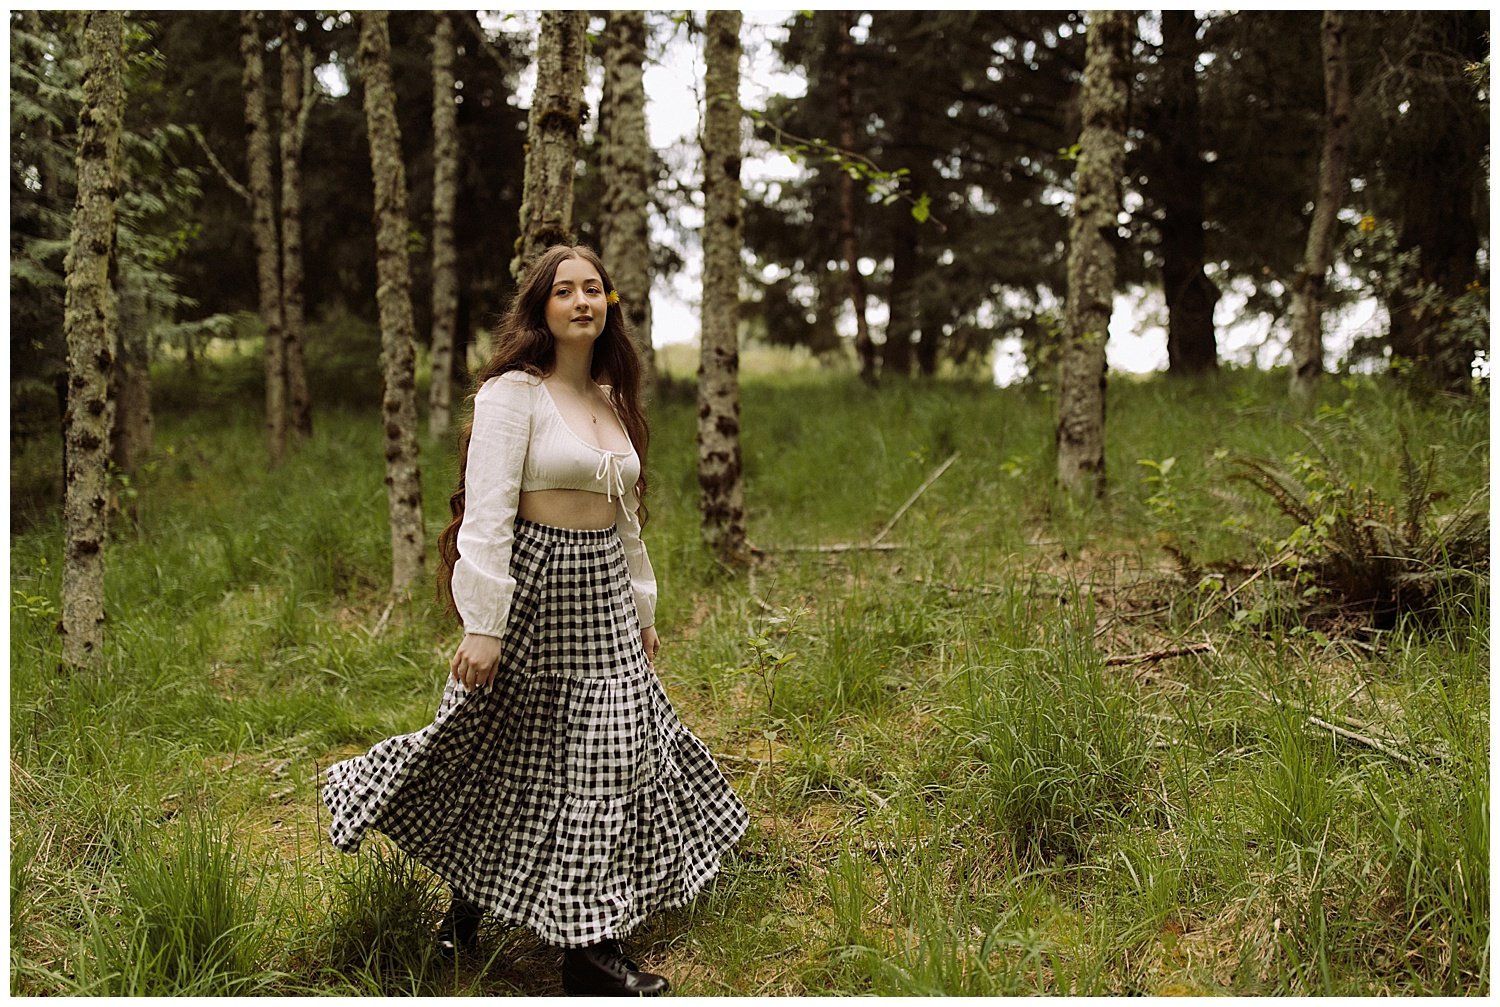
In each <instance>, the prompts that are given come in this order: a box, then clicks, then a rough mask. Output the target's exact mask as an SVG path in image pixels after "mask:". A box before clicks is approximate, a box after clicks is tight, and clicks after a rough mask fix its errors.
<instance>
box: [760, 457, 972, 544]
mask: <svg viewBox="0 0 1500 1007" xmlns="http://www.w3.org/2000/svg"><path fill="white" fill-rule="evenodd" d="M958 456H959V452H957V451H955V452H953V456H952V457H950V458H949V459H948V460H947V461H945V462H943V464H941V465H939V466H938V467H937V469H936V471H934V472H933V473H932V475H930V476H928V477H927V481H926V482H924V483H923V484H922V485H921V486H918V487H917V491H916V492H915V493H913V494H912V495H911V496H910V497H909V498H908V499H907V501H906V503H904V504H902V505H901V509H900V510H898V511H896V513H895V515H894V516H893V517H892V518H891V519H890V520H889V521H887V522H886V523H885V527H884V528H882V529H880V531H878V532H876V533H875V537H874V538H872V539H870V541H868V542H835V543H834V544H832V545H768V546H756V547H754V548H753V549H752V550H751V552H752V553H753V554H764V553H768V552H823V553H837V552H865V551H869V552H888V551H889V550H891V549H904V548H906V547H905V546H901V545H895V544H893V543H890V542H882V541H880V540H881V539H883V538H885V536H886V534H887V533H888V532H889V531H890V530H891V529H892V528H894V527H896V522H897V521H900V520H901V517H902V515H904V514H905V513H906V512H907V511H908V510H910V509H911V505H912V504H914V503H916V502H917V498H918V497H920V496H921V495H922V494H923V493H926V492H927V489H928V487H930V486H931V485H932V484H933V483H935V482H937V481H938V477H939V476H941V475H942V474H943V473H944V472H946V471H948V466H950V465H952V464H953V463H954V462H956V461H958Z"/></svg>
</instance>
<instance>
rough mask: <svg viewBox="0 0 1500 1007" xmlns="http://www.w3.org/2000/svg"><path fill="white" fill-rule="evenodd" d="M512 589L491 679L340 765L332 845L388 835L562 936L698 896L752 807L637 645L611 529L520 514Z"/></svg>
mask: <svg viewBox="0 0 1500 1007" xmlns="http://www.w3.org/2000/svg"><path fill="white" fill-rule="evenodd" d="M511 573H512V575H513V576H514V577H515V579H516V592H515V596H514V600H513V602H512V608H511V615H510V619H509V622H508V624H507V627H506V631H505V636H504V637H503V639H502V641H501V657H500V670H499V672H498V674H497V676H496V678H495V682H494V684H493V685H492V686H490V687H489V688H487V689H476V690H468V689H465V688H464V687H463V686H461V685H459V684H457V683H456V682H454V681H453V680H452V679H451V678H450V679H449V680H448V684H447V687H446V688H445V689H444V692H443V698H442V701H441V703H440V704H439V706H438V711H437V716H436V717H435V718H434V720H433V722H432V723H431V724H429V725H428V726H426V727H424V728H422V729H421V730H419V731H416V732H414V733H412V734H405V735H401V736H399V737H395V738H389V739H387V740H385V741H382V742H380V743H379V744H377V745H376V746H375V747H373V748H371V749H370V750H369V752H368V753H366V754H365V755H362V756H358V757H355V758H352V759H348V760H346V761H344V762H340V763H337V764H336V765H334V766H331V767H330V768H329V769H328V772H327V777H326V781H325V783H324V786H323V801H324V803H325V804H327V806H328V809H329V811H330V812H331V813H332V816H333V824H332V826H331V827H330V829H329V834H330V837H331V838H332V840H333V844H334V846H336V847H338V848H339V849H341V850H343V851H345V852H348V853H353V852H355V851H357V850H358V849H359V845H360V842H361V841H362V840H363V838H364V835H365V832H366V830H368V829H375V830H377V831H379V832H383V833H384V834H385V835H387V836H389V837H390V838H391V839H392V840H393V841H394V842H395V844H396V845H397V846H398V847H400V848H401V849H402V850H404V851H405V852H406V853H407V854H409V855H410V856H412V857H414V858H416V859H417V860H418V861H420V862H421V863H423V864H425V865H426V866H428V867H429V868H431V869H432V870H433V871H434V872H435V873H437V874H438V875H439V876H440V877H442V878H443V879H444V880H446V881H447V882H448V883H449V884H450V885H452V886H453V888H454V889H455V890H456V891H457V892H458V893H459V894H461V895H463V896H464V897H465V898H468V899H470V900H472V901H474V902H477V903H479V904H480V905H482V906H483V907H484V908H485V909H486V910H488V911H489V912H490V913H492V914H493V915H494V916H496V917H498V918H500V919H503V920H506V921H509V922H512V923H517V924H520V925H523V926H526V927H530V928H531V929H532V930H533V931H535V932H536V934H537V935H538V936H539V937H541V938H542V939H543V940H545V941H547V942H548V943H550V944H555V945H561V946H564V947H578V946H582V945H587V944H593V943H595V942H597V941H600V940H604V939H606V938H611V937H624V936H626V935H628V934H629V933H630V932H631V931H632V930H633V929H634V928H635V927H636V926H637V925H638V924H639V923H640V922H641V921H642V920H643V919H644V918H645V917H646V916H647V915H648V914H650V913H652V912H655V911H657V910H662V909H671V908H675V907H677V906H681V905H683V904H685V903H686V902H687V901H688V900H689V899H691V898H692V897H693V896H694V895H696V894H697V893H698V891H699V890H700V889H701V888H702V887H703V885H704V884H705V883H706V882H707V881H708V880H709V879H710V878H711V877H713V875H714V874H715V873H716V872H717V871H718V869H719V861H720V858H721V856H722V855H723V853H724V851H725V850H727V849H728V848H729V847H730V846H732V845H733V844H734V843H735V842H736V841H737V840H738V839H739V838H740V836H741V835H742V834H743V833H744V831H745V828H746V826H747V824H748V822H749V816H748V814H747V813H746V810H745V806H744V805H743V804H741V803H740V801H739V799H738V798H737V797H736V796H735V794H734V791H733V790H731V789H730V787H729V784H728V783H727V782H726V781H725V779H724V777H723V775H722V774H721V773H720V772H719V769H718V767H717V766H716V765H715V764H714V760H713V757H712V756H711V755H710V754H709V751H708V749H707V747H706V746H705V745H704V744H703V742H701V741H699V740H698V738H696V737H694V736H693V734H692V733H691V732H690V731H688V730H687V728H685V727H683V725H682V723H681V722H680V721H679V720H678V719H677V714H676V713H675V711H674V710H673V709H672V704H671V703H670V702H668V700H667V696H666V693H665V692H663V691H662V687H661V682H660V681H659V680H658V679H657V677H656V675H655V673H654V672H653V671H652V670H651V666H650V665H649V664H648V663H647V661H646V655H645V651H644V650H643V649H642V647H641V638H640V628H639V626H640V624H639V622H638V621H637V618H636V612H635V604H634V601H633V598H632V595H631V590H630V579H629V574H628V572H627V569H626V565H625V553H624V549H623V547H622V546H621V544H620V539H619V537H618V536H617V535H616V533H615V530H614V529H613V528H607V529H603V530H599V531H594V530H575V529H564V528H553V527H549V526H546V525H540V524H535V523H533V522H530V521H525V520H520V519H518V520H517V521H516V536H515V545H514V548H513V549H512V555H511Z"/></svg>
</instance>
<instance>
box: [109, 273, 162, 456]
mask: <svg viewBox="0 0 1500 1007" xmlns="http://www.w3.org/2000/svg"><path fill="white" fill-rule="evenodd" d="M115 298H116V304H117V305H118V321H119V325H118V329H117V331H116V346H117V347H118V352H117V353H116V354H115V368H114V381H113V385H114V393H113V397H114V400H115V422H114V437H113V445H114V446H113V451H112V453H111V457H112V458H113V460H114V463H115V467H116V468H118V469H119V470H120V471H121V472H124V473H126V474H128V475H134V474H135V471H136V469H137V468H138V467H139V466H140V463H141V459H143V458H145V457H146V456H147V455H149V454H150V453H151V442H152V437H153V426H154V424H153V423H152V419H151V353H150V347H149V346H148V344H147V338H146V337H147V333H148V332H149V331H150V328H151V317H150V305H149V301H148V298H147V296H146V290H145V287H144V286H143V285H142V283H141V281H140V280H138V279H124V280H123V282H122V283H120V284H119V285H118V288H117V290H116V293H115Z"/></svg>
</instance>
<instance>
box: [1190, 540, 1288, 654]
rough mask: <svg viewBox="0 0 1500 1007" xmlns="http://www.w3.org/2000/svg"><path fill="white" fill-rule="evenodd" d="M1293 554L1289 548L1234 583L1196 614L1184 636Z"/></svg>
mask: <svg viewBox="0 0 1500 1007" xmlns="http://www.w3.org/2000/svg"><path fill="white" fill-rule="evenodd" d="M1295 555H1296V553H1294V552H1292V551H1291V550H1290V549H1288V550H1287V551H1286V552H1284V553H1282V554H1281V555H1280V556H1277V557H1276V558H1275V559H1274V560H1272V561H1271V562H1270V563H1269V564H1267V565H1266V566H1263V567H1261V568H1260V569H1259V570H1256V571H1255V572H1254V573H1252V574H1251V575H1250V576H1248V577H1246V578H1245V579H1244V580H1242V581H1240V582H1239V584H1237V585H1235V588H1234V590H1233V591H1230V592H1229V593H1228V594H1226V595H1224V597H1222V598H1220V599H1219V600H1218V601H1217V602H1215V603H1214V604H1212V605H1210V606H1209V607H1208V611H1206V612H1204V613H1203V614H1202V615H1200V616H1198V618H1197V619H1195V620H1194V621H1193V624H1192V625H1191V626H1189V627H1188V628H1187V630H1186V631H1184V633H1183V635H1184V636H1186V635H1187V634H1188V633H1191V632H1192V631H1193V630H1195V629H1197V628H1198V626H1199V625H1200V624H1201V623H1202V622H1203V620H1204V619H1207V618H1208V617H1209V616H1211V615H1213V614H1214V613H1215V612H1217V611H1218V610H1219V609H1221V608H1223V607H1224V606H1225V605H1226V604H1228V602H1229V600H1230V599H1231V598H1233V597H1234V596H1235V595H1237V594H1239V593H1240V592H1241V591H1243V590H1244V589H1245V588H1247V587H1249V586H1250V585H1251V584H1254V583H1255V582H1256V581H1257V580H1259V579H1260V578H1261V577H1263V576H1265V575H1266V574H1268V573H1270V572H1271V571H1272V570H1274V569H1276V568H1277V567H1278V566H1280V565H1281V564H1283V563H1285V562H1286V561H1287V560H1289V559H1291V558H1292V557H1293V556H1295Z"/></svg>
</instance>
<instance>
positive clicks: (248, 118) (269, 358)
mask: <svg viewBox="0 0 1500 1007" xmlns="http://www.w3.org/2000/svg"><path fill="white" fill-rule="evenodd" d="M258 17H259V16H258V15H257V14H256V12H255V11H241V12H240V58H241V59H242V60H244V64H245V66H244V74H243V76H242V77H241V81H242V83H243V85H244V91H245V133H246V135H245V138H246V145H247V148H248V149H247V150H246V154H245V160H246V162H247V164H248V166H249V169H250V221H251V228H252V230H253V231H254V234H255V267H256V268H255V274H256V280H257V282H258V283H259V285H260V319H261V322H262V323H263V324H264V325H265V329H266V456H267V460H268V463H269V464H270V466H271V468H275V467H276V466H278V465H280V464H281V461H282V459H283V458H284V457H285V455H286V418H287V408H286V340H285V338H284V337H283V334H282V322H281V276H280V269H279V268H278V264H277V247H276V210H275V206H274V204H273V202H272V194H271V133H270V129H269V128H268V127H267V126H266V98H265V93H264V87H265V61H264V55H265V47H264V46H263V45H262V43H261V39H260V24H259V20H258Z"/></svg>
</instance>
